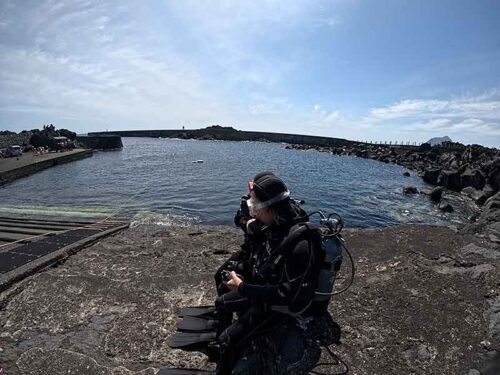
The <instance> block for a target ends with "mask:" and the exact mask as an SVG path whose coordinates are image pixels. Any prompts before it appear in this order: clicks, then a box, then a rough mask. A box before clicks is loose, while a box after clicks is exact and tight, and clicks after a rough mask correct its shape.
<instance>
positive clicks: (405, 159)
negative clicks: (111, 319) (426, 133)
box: [286, 144, 500, 243]
mask: <svg viewBox="0 0 500 375" xmlns="http://www.w3.org/2000/svg"><path fill="white" fill-rule="evenodd" d="M286 148H287V149H290V150H298V151H309V150H314V151H318V152H326V153H330V154H332V155H338V156H355V157H360V158H364V159H371V160H376V161H380V162H383V163H393V164H396V165H399V166H401V167H404V168H407V169H409V170H412V171H414V172H415V173H416V174H417V175H418V176H419V177H421V178H422V179H423V180H424V181H425V182H427V183H428V184H431V185H434V186H435V188H434V189H432V190H427V191H421V192H418V190H417V189H416V188H415V187H412V186H408V187H409V188H410V189H409V190H408V191H409V193H412V194H416V193H422V194H425V195H428V196H429V198H430V199H431V200H433V201H434V202H435V203H436V204H437V205H439V204H440V203H441V196H442V190H443V189H447V190H450V191H453V192H455V193H459V194H461V195H463V196H465V197H467V198H469V199H471V201H472V202H474V203H475V204H476V205H477V207H478V209H479V214H478V215H477V217H473V218H472V220H471V221H470V222H469V223H466V224H465V225H464V226H463V227H462V228H461V230H462V231H463V232H464V233H474V234H478V235H481V236H487V237H488V238H489V240H490V241H492V242H496V243H500V150H497V149H489V148H486V147H482V146H479V145H472V146H463V147H461V148H460V149H459V150H454V149H453V148H451V149H450V148H442V149H440V148H438V147H430V146H429V147H424V148H422V147H421V148H416V149H413V150H405V149H400V148H396V147H391V146H380V145H379V146H377V145H366V144H364V145H355V146H351V147H320V146H311V145H297V144H294V145H289V146H287V147H286ZM439 208H440V209H441V207H439ZM443 209H446V207H444V208H443Z"/></svg>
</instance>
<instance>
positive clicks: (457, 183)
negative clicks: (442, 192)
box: [437, 169, 462, 191]
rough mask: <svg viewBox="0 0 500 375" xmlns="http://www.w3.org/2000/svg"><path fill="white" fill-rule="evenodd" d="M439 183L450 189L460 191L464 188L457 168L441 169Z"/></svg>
mask: <svg viewBox="0 0 500 375" xmlns="http://www.w3.org/2000/svg"><path fill="white" fill-rule="evenodd" d="M437 184H438V185H441V186H444V187H445V188H447V189H450V190H455V191H459V190H461V188H462V180H461V176H460V173H458V171H457V170H455V169H452V170H444V171H441V173H440V174H439V177H438V179H437Z"/></svg>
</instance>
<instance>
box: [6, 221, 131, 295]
mask: <svg viewBox="0 0 500 375" xmlns="http://www.w3.org/2000/svg"><path fill="white" fill-rule="evenodd" d="M126 227H128V223H127V222H126V221H121V220H115V219H94V220H81V219H76V220H71V219H57V220H56V219H40V218H36V219H33V218H15V217H1V216H0V292H1V291H3V290H5V289H7V288H9V287H10V286H11V285H12V284H13V283H14V282H16V281H19V280H21V279H23V278H25V277H26V276H29V275H31V274H33V273H35V272H37V271H39V270H41V269H43V268H46V267H49V266H51V265H52V264H54V263H56V262H58V261H60V260H62V259H65V258H66V257H68V256H69V255H71V254H74V253H76V252H78V251H79V250H81V249H82V248H84V247H85V246H88V245H90V244H92V243H94V242H95V241H97V240H98V239H100V238H102V237H104V236H107V235H109V234H112V233H114V232H117V231H119V230H121V229H124V228H126Z"/></svg>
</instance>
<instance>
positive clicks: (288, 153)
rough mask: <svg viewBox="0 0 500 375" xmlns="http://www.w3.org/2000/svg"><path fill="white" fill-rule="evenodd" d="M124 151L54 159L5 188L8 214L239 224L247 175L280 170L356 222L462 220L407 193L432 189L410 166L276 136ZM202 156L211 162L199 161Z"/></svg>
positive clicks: (132, 145) (300, 190) (131, 143)
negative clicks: (289, 143)
mask: <svg viewBox="0 0 500 375" xmlns="http://www.w3.org/2000/svg"><path fill="white" fill-rule="evenodd" d="M123 142H124V148H123V150H122V151H113V152H99V153H96V154H95V155H94V156H93V157H92V158H88V159H84V160H80V161H76V162H72V163H69V164H65V165H60V166H56V167H53V168H50V169H47V170H45V171H42V172H39V173H37V174H35V175H33V176H30V177H27V178H23V179H20V180H17V181H15V182H13V183H11V184H8V185H6V186H4V187H2V188H0V214H1V215H4V216H5V215H41V214H43V215H47V214H52V215H68V216H106V215H110V214H117V215H119V216H122V217H123V216H125V217H132V216H134V215H139V216H140V215H151V214H157V215H158V216H167V217H177V216H182V217H185V218H188V219H189V220H193V221H197V222H200V223H205V224H232V220H233V215H234V212H235V210H236V209H237V207H238V206H239V198H240V197H241V195H243V194H245V193H246V183H247V181H248V180H249V179H250V178H251V177H252V176H253V175H255V174H256V173H257V172H259V171H262V170H272V171H274V172H275V173H276V174H277V175H278V176H280V177H282V178H283V179H284V181H285V182H286V183H287V185H288V187H289V189H290V190H291V192H292V195H293V196H294V197H295V198H298V199H304V200H305V201H306V204H305V205H304V208H305V209H306V210H316V209H322V210H325V211H336V212H338V213H339V214H341V215H342V216H343V217H344V219H345V221H346V225H347V226H350V227H381V226H388V225H394V224H399V223H431V224H440V225H452V226H453V225H456V224H457V223H460V222H462V221H463V220H465V216H466V213H465V209H464V208H460V202H458V199H459V198H458V197H456V196H451V197H450V199H451V200H452V203H453V204H454V206H455V208H456V211H455V212H454V213H451V214H444V213H442V212H440V211H439V210H437V209H436V208H435V207H434V206H433V205H432V204H431V203H430V201H429V199H428V198H427V197H425V196H422V195H419V194H417V195H414V196H406V195H404V194H403V193H402V187H403V186H404V185H407V184H412V185H415V186H417V188H419V189H421V188H425V187H426V184H425V183H424V182H423V181H422V180H421V179H420V178H418V177H416V176H412V177H409V178H405V177H403V176H402V172H403V168H402V167H399V166H396V165H389V164H385V163H380V162H377V161H373V160H367V159H360V158H355V157H342V156H333V155H330V154H327V153H319V152H314V151H307V152H304V151H295V150H287V149H285V145H282V144H273V143H246V142H243V143H241V142H240V143H238V142H219V141H193V140H188V141H186V140H175V139H154V138H124V139H123ZM195 160H203V161H204V163H200V164H197V163H193V161H195Z"/></svg>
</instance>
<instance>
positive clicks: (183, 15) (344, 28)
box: [0, 0, 500, 147]
mask: <svg viewBox="0 0 500 375" xmlns="http://www.w3.org/2000/svg"><path fill="white" fill-rule="evenodd" d="M499 20H500V1H498V0H492V1H488V0H470V1H469V0H439V1H435V0H428V1H426V0H420V1H410V0H385V1H378V0H330V1H320V0H317V1H316V0H290V1H278V0H276V1H271V0H262V1H261V0H249V1H246V0H240V1H238V0H213V1H204V0H193V1H191V0H178V1H173V0H170V1H166V0H165V1H161V0H155V1H118V0H117V1H99V0H64V1H56V0H36V1H29V0H12V1H9V0H0V129H7V130H14V131H19V130H22V129H30V128H34V127H40V126H41V125H42V124H45V123H53V124H54V125H56V126H57V127H67V128H71V129H74V130H76V131H78V132H81V133H83V132H87V131H96V130H105V129H109V130H111V129H113V130H119V129H169V128H180V127H181V126H186V128H199V127H205V126H207V125H211V124H220V125H223V126H233V127H235V128H237V129H242V130H265V131H274V132H290V133H304V134H318V135H328V136H333V137H342V138H348V139H354V140H373V141H375V140H378V141H380V140H392V141H403V140H404V141H426V140H427V139H429V138H430V137H433V136H443V135H448V136H450V137H451V138H452V139H453V140H457V141H461V142H464V143H480V144H485V145H490V146H496V147H500V21H499Z"/></svg>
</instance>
